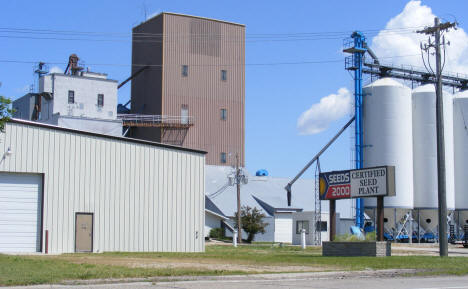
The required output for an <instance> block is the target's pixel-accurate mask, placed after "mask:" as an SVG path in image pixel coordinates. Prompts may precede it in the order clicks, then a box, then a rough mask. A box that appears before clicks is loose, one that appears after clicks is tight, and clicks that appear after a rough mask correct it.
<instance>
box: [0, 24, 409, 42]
mask: <svg viewBox="0 0 468 289" xmlns="http://www.w3.org/2000/svg"><path fill="white" fill-rule="evenodd" d="M415 28H418V27H414V28H413V27H410V28H395V29H382V30H377V29H375V30H374V29H372V30H364V31H367V34H368V35H370V34H375V35H377V34H381V35H382V34H383V35H386V34H387V35H391V34H397V35H400V34H413V33H415V31H414V29H415ZM372 31H373V32H372ZM0 33H3V35H0V38H7V39H34V40H61V41H98V42H128V41H132V42H136V43H141V42H145V43H161V42H163V40H164V41H179V40H180V38H190V39H195V40H197V39H198V40H204V39H207V40H221V39H222V40H223V41H227V42H286V41H316V40H336V39H343V38H345V37H347V36H348V33H349V32H344V31H343V32H301V33H277V34H273V33H272V34H247V35H246V36H245V39H244V37H243V36H242V37H236V36H229V37H227V38H226V35H224V34H186V33H184V34H180V33H171V34H161V33H133V34H124V33H116V32H84V31H83V32H82V31H66V30H47V29H24V28H6V27H3V28H0ZM5 34H6V35H5ZM18 34H19V35H18ZM37 35H39V36H37ZM42 35H44V36H42ZM47 35H52V36H47ZM66 36H68V37H66ZM85 37H86V38H85ZM90 37H91V38H90ZM97 37H99V38H97ZM132 37H133V38H132Z"/></svg>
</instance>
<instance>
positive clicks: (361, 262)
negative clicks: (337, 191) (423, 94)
mask: <svg viewBox="0 0 468 289" xmlns="http://www.w3.org/2000/svg"><path fill="white" fill-rule="evenodd" d="M126 261H129V262H130V261H131V262H132V263H131V264H132V265H128V264H130V263H128V264H127V263H125V262H126ZM165 263H167V264H171V266H167V267H164V266H163V267H161V266H160V265H161V264H165ZM177 263H182V264H184V266H181V267H180V266H175V267H174V266H173V265H174V264H177ZM135 264H157V265H158V266H159V267H151V266H135ZM187 264H188V265H187ZM202 264H204V265H207V264H209V266H211V267H206V266H205V267H203V266H201V265H202ZM221 265H222V266H221ZM241 266H244V267H241ZM293 266H298V267H300V268H301V271H333V270H366V269H420V270H422V271H423V274H454V275H463V274H468V258H464V257H449V258H440V257H430V256H401V257H399V256H396V257H385V258H373V257H344V258H338V257H322V256H321V252H320V249H318V248H313V247H309V248H307V249H306V250H304V251H303V250H301V249H300V248H299V247H283V248H280V247H276V246H271V245H252V246H240V247H238V248H233V247H231V246H207V247H206V252H205V253H103V254H64V255H59V256H8V255H1V254H0V285H26V284H43V283H58V282H62V281H64V280H77V279H82V280H83V279H97V278H98V279H101V278H127V277H155V276H183V275H226V274H247V273H259V272H270V269H271V268H276V269H278V268H279V269H280V271H282V270H281V268H284V271H294V270H291V268H294V267H293ZM246 268H247V269H246ZM249 268H255V269H257V270H255V269H253V270H250V269H249ZM269 268H270V269H269ZM308 268H310V270H308ZM273 271H274V272H278V270H271V272H273Z"/></svg>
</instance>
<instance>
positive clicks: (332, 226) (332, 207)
mask: <svg viewBox="0 0 468 289" xmlns="http://www.w3.org/2000/svg"><path fill="white" fill-rule="evenodd" d="M315 225H316V226H317V225H320V226H322V224H315ZM335 236H336V200H330V241H334V240H335Z"/></svg>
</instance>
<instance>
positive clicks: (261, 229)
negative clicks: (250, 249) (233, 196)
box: [234, 206, 268, 243]
mask: <svg viewBox="0 0 468 289" xmlns="http://www.w3.org/2000/svg"><path fill="white" fill-rule="evenodd" d="M234 217H235V227H236V229H237V228H239V225H238V224H237V212H235V214H234ZM265 217H266V216H265V214H264V213H262V212H260V210H259V209H257V208H256V207H253V208H251V207H249V206H242V207H241V225H242V230H244V232H246V233H247V234H248V236H247V242H249V243H251V242H252V241H253V240H254V238H255V234H258V233H262V234H264V233H265V227H266V226H268V224H267V223H264V222H263V218H265Z"/></svg>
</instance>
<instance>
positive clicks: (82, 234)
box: [75, 213, 93, 252]
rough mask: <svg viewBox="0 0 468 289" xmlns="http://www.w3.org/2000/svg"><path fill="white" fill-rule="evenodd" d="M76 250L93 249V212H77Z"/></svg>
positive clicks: (88, 250)
mask: <svg viewBox="0 0 468 289" xmlns="http://www.w3.org/2000/svg"><path fill="white" fill-rule="evenodd" d="M75 226H76V227H75V252H92V251H93V214H92V213H76V223H75Z"/></svg>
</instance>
